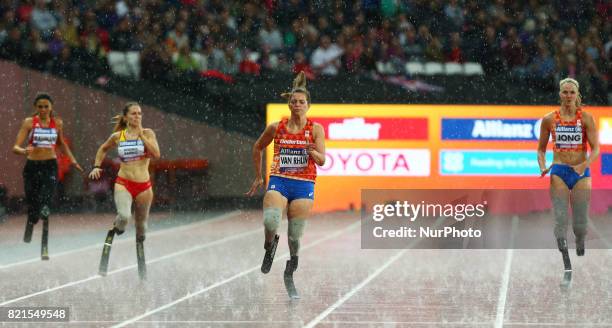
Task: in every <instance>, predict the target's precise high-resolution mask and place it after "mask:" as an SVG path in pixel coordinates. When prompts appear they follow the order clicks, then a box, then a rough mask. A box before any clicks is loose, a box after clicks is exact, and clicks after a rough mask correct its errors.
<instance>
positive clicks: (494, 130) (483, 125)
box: [472, 119, 542, 139]
mask: <svg viewBox="0 0 612 328" xmlns="http://www.w3.org/2000/svg"><path fill="white" fill-rule="evenodd" d="M541 122H542V120H541V119H540V120H537V121H536V122H535V123H514V122H504V121H503V120H475V121H474V127H473V128H472V137H473V138H504V139H519V138H520V139H534V138H535V139H537V138H538V136H539V134H540V124H541Z"/></svg>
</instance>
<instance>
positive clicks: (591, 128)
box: [572, 112, 599, 175]
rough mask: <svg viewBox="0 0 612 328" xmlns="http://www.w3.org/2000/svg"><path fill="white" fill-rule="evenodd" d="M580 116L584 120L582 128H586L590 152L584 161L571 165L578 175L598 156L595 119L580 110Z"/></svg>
mask: <svg viewBox="0 0 612 328" xmlns="http://www.w3.org/2000/svg"><path fill="white" fill-rule="evenodd" d="M582 118H583V120H584V128H585V129H586V137H587V142H588V143H589V147H590V148H591V154H590V155H589V156H588V157H587V159H586V160H585V161H584V162H582V163H580V164H578V165H574V166H572V167H573V168H574V171H576V173H578V174H579V175H582V174H584V171H585V170H586V168H587V167H589V165H591V163H593V161H595V160H596V159H597V157H598V156H599V135H598V134H597V127H596V126H595V120H594V119H593V116H592V115H591V114H589V113H587V112H582Z"/></svg>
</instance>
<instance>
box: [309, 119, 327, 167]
mask: <svg viewBox="0 0 612 328" xmlns="http://www.w3.org/2000/svg"><path fill="white" fill-rule="evenodd" d="M313 138H314V143H313V144H309V145H308V146H307V147H306V151H307V152H308V155H310V157H312V159H313V160H314V161H315V163H317V165H319V166H323V165H324V164H325V129H323V126H322V125H321V124H319V123H315V124H314V127H313Z"/></svg>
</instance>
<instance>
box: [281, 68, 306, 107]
mask: <svg viewBox="0 0 612 328" xmlns="http://www.w3.org/2000/svg"><path fill="white" fill-rule="evenodd" d="M296 92H300V93H303V94H305V95H306V100H307V101H308V104H309V105H310V92H308V90H307V89H306V75H305V74H304V72H303V71H302V72H300V73H299V74H298V75H297V76H296V77H295V79H294V80H293V88H291V91H290V92H284V93H282V94H281V97H283V98H284V99H286V100H287V101H289V100H291V96H293V94H294V93H296Z"/></svg>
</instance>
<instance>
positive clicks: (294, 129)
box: [247, 72, 325, 298]
mask: <svg viewBox="0 0 612 328" xmlns="http://www.w3.org/2000/svg"><path fill="white" fill-rule="evenodd" d="M282 96H283V98H286V99H288V100H289V110H290V111H291V116H290V117H289V118H288V119H283V120H281V121H280V122H275V123H272V124H270V125H268V127H266V130H265V131H264V132H263V134H262V135H261V136H260V137H259V139H258V140H257V141H256V142H255V145H254V146H253V163H254V165H255V180H254V181H253V184H252V185H251V189H250V190H249V191H248V192H247V195H249V196H252V195H253V194H254V193H255V192H256V191H257V189H259V188H260V187H261V186H262V185H263V177H262V172H261V157H262V152H263V150H264V149H265V148H266V147H267V146H268V145H269V144H270V143H271V142H272V141H274V157H273V161H272V163H271V167H270V180H269V183H268V189H267V192H266V194H265V196H264V200H263V221H264V228H265V243H264V249H265V250H266V253H265V255H264V259H263V263H262V265H261V271H262V272H263V273H268V272H269V271H270V268H271V267H272V262H273V260H274V254H275V252H276V246H277V244H278V239H279V236H278V235H277V234H276V231H277V230H278V227H279V225H280V222H281V217H282V215H283V211H284V210H285V208H287V219H288V220H289V223H288V226H289V227H288V229H287V235H288V243H289V252H290V255H291V258H290V260H289V261H287V264H286V267H285V273H284V275H285V286H286V287H287V291H288V292H289V296H290V297H292V298H297V297H298V296H297V292H296V290H295V286H294V285H293V272H294V271H295V270H296V269H297V266H298V253H299V249H300V239H301V237H302V235H303V233H304V227H305V225H306V219H307V218H308V216H309V215H310V210H311V209H312V205H313V202H314V184H315V179H316V177H317V167H316V165H323V164H324V163H325V130H324V129H323V126H321V125H320V124H318V123H314V122H312V121H311V120H309V119H308V118H307V117H306V112H308V109H309V108H310V93H309V92H308V90H307V89H306V78H305V77H304V73H303V72H301V73H300V74H298V76H297V77H296V78H295V80H294V81H293V88H292V89H291V92H288V93H284V94H282Z"/></svg>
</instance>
